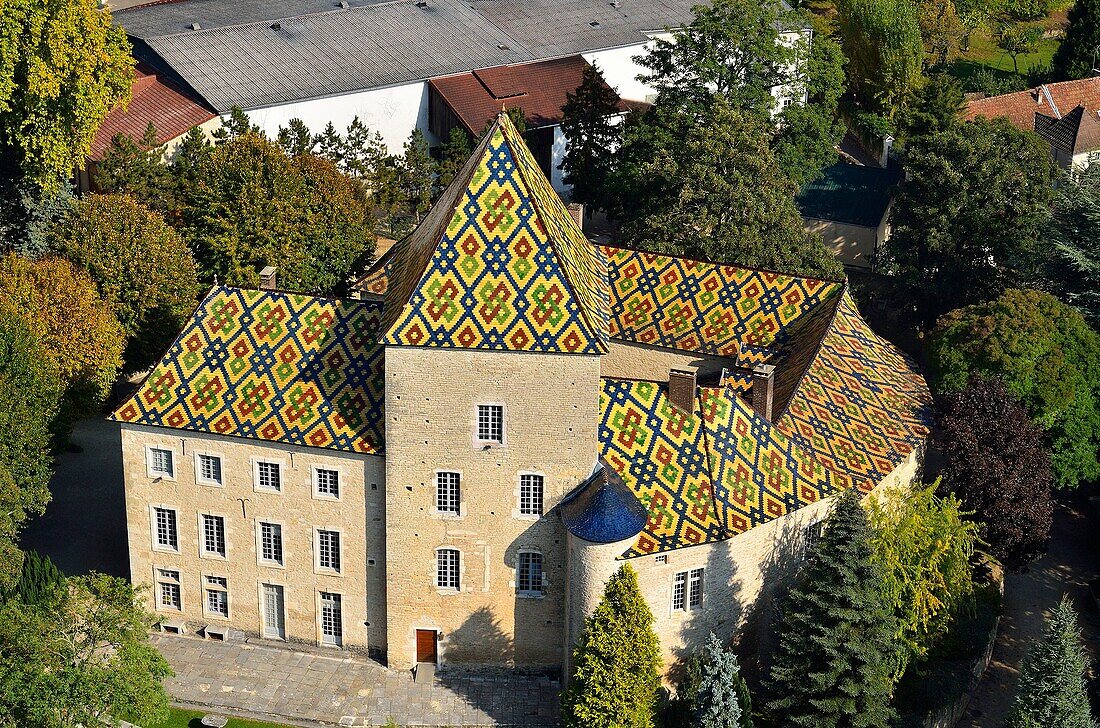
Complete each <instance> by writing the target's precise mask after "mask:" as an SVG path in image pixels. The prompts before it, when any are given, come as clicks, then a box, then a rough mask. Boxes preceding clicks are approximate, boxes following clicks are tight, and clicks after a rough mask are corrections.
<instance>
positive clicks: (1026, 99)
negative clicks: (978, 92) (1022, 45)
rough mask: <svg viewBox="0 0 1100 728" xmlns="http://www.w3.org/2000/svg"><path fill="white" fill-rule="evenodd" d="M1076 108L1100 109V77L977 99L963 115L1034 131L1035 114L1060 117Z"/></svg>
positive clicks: (1050, 84) (1093, 110)
mask: <svg viewBox="0 0 1100 728" xmlns="http://www.w3.org/2000/svg"><path fill="white" fill-rule="evenodd" d="M1044 89H1045V90H1046V93H1044V92H1043V90H1044ZM1048 94H1049V99H1048V98H1047V96H1048ZM1051 101H1053V102H1054V104H1055V105H1056V106H1057V107H1058V108H1057V110H1055V109H1053V108H1051V105H1050V102H1051ZM1077 106H1084V107H1085V109H1087V110H1089V111H1092V112H1096V111H1097V110H1098V109H1100V77H1094V78H1082V79H1080V80H1078V81H1063V82H1062V83H1048V84H1046V85H1045V86H1039V87H1036V88H1033V89H1030V90H1028V91H1020V92H1018V93H1014V94H1004V95H1002V96H989V97H987V98H984V99H975V100H973V101H971V102H970V103H969V104H967V107H966V111H965V112H964V114H963V116H964V118H965V119H966V120H967V121H971V120H972V119H976V118H977V117H979V116H984V117H986V118H987V119H992V118H994V117H997V116H1004V117H1006V118H1007V119H1008V120H1009V122H1011V123H1012V125H1013V126H1015V127H1017V128H1019V129H1023V130H1025V131H1034V130H1035V112H1039V113H1042V114H1046V115H1048V116H1055V117H1058V116H1065V115H1067V114H1069V113H1070V112H1071V111H1073V109H1074V108H1075V107H1077Z"/></svg>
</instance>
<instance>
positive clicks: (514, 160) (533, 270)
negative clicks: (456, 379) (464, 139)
mask: <svg viewBox="0 0 1100 728" xmlns="http://www.w3.org/2000/svg"><path fill="white" fill-rule="evenodd" d="M386 279H387V283H386V291H385V309H384V312H383V315H382V323H381V329H380V330H381V339H382V341H383V342H384V343H385V344H386V345H389V346H400V345H406V346H434V347H450V348H464V349H494V350H509V351H547V352H561V353H583V354H598V353H603V352H605V351H607V339H608V283H607V261H606V259H605V258H604V257H603V254H602V253H601V252H600V250H599V249H598V248H596V246H594V245H592V244H591V243H590V242H589V241H588V240H587V239H586V238H585V237H584V234H583V233H582V232H581V230H580V228H578V226H577V224H576V223H575V221H574V220H573V218H572V216H571V215H570V214H569V212H568V211H567V210H566V209H565V205H564V203H562V201H561V198H559V197H558V195H557V193H556V192H555V191H554V189H553V187H551V185H550V182H549V181H548V180H547V179H546V177H545V175H543V174H542V171H541V170H540V169H539V167H538V165H537V164H536V163H535V160H534V158H533V157H532V156H531V152H530V151H529V150H528V148H527V145H526V144H525V143H524V141H523V138H522V136H521V135H520V134H519V132H518V131H517V130H516V128H515V127H514V126H513V125H512V123H511V121H509V119H508V117H507V116H506V115H505V114H501V115H500V116H498V117H497V120H496V122H495V123H494V124H493V127H492V128H491V129H490V130H489V132H488V133H487V134H486V135H485V137H484V139H482V141H481V143H480V144H479V145H478V147H477V149H476V150H475V151H474V153H473V155H471V157H470V159H469V160H468V161H467V163H466V164H465V165H464V166H463V168H462V170H461V171H460V173H459V174H458V175H457V176H456V177H455V180H454V181H453V182H452V183H451V185H450V186H449V187H448V188H447V190H446V191H445V192H444V194H443V196H442V197H441V199H440V200H439V201H438V202H437V203H436V205H435V206H434V207H433V208H432V210H431V211H430V212H429V213H428V215H427V216H426V217H425V219H424V221H423V222H422V223H421V224H420V226H419V227H418V228H417V230H416V231H415V232H414V233H413V234H412V235H410V236H409V237H408V238H406V239H405V240H402V241H401V242H400V243H398V244H397V245H395V246H394V249H393V251H392V254H391V255H390V259H389V262H388V264H387V266H386Z"/></svg>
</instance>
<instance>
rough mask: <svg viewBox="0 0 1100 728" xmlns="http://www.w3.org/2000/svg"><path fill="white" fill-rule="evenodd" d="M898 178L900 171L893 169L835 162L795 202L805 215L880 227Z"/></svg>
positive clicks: (804, 189) (818, 218)
mask: <svg viewBox="0 0 1100 728" xmlns="http://www.w3.org/2000/svg"><path fill="white" fill-rule="evenodd" d="M899 182H901V174H899V173H898V172H895V171H893V170H888V169H879V168H876V167H864V166H861V165H858V164H844V163H840V164H834V165H833V166H831V167H826V168H825V169H824V170H823V171H822V173H821V178H820V179H818V180H815V181H813V182H811V183H809V184H808V185H806V186H805V187H803V188H802V190H801V191H800V192H799V193H798V197H797V198H795V203H796V204H797V205H798V210H799V212H801V213H802V217H810V218H815V219H817V220H832V221H833V222H841V223H847V224H849V225H861V226H863V227H878V225H879V223H881V222H882V217H883V215H885V214H886V210H887V209H888V208H889V206H890V199H891V198H892V197H893V194H894V188H895V187H896V186H897V185H898V183H899Z"/></svg>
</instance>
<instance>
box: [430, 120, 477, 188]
mask: <svg viewBox="0 0 1100 728" xmlns="http://www.w3.org/2000/svg"><path fill="white" fill-rule="evenodd" d="M471 151H472V150H471V149H470V135H469V134H467V133H466V130H465V129H463V128H462V127H459V126H455V127H452V128H451V135H450V136H449V137H448V138H447V143H446V144H444V145H443V149H442V151H441V154H440V160H439V179H438V180H437V181H438V185H437V187H438V189H439V192H440V193H442V192H443V190H445V189H447V185H449V184H451V180H453V179H454V178H455V175H456V174H458V170H460V169H462V165H464V164H466V160H467V159H469V157H470V152H471Z"/></svg>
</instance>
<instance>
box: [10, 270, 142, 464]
mask: <svg viewBox="0 0 1100 728" xmlns="http://www.w3.org/2000/svg"><path fill="white" fill-rule="evenodd" d="M0 307H2V308H4V309H6V310H8V311H11V312H12V313H14V314H15V315H17V316H19V317H20V318H22V319H23V321H24V322H25V323H26V324H27V326H28V327H29V328H30V330H31V332H32V333H33V334H34V336H35V338H36V339H37V340H38V342H39V344H40V345H41V349H40V351H41V352H42V354H43V357H44V358H46V359H47V360H49V361H50V362H51V363H52V364H51V366H52V367H54V368H55V371H56V372H57V375H58V377H59V381H60V386H61V389H62V392H63V401H62V407H61V410H60V412H59V414H58V418H57V421H56V423H55V430H56V431H57V432H58V434H65V433H67V432H68V427H69V426H70V425H71V423H72V422H73V421H74V420H75V419H76V418H79V417H84V416H88V415H91V414H93V413H95V412H96V411H97V408H98V406H99V405H100V403H102V402H103V400H104V398H105V397H106V396H107V393H108V392H109V391H110V389H111V385H112V384H113V383H114V380H115V375H116V374H117V373H118V370H119V367H120V366H121V364H122V347H123V340H124V335H123V331H122V327H121V326H120V325H119V323H118V320H117V319H116V318H115V315H114V313H113V312H112V311H111V308H110V306H109V305H108V304H107V303H105V302H104V301H103V299H101V298H100V297H99V293H98V292H97V291H96V287H95V284H94V283H93V282H92V280H91V278H89V277H88V275H87V274H86V273H84V272H83V271H81V270H79V269H78V268H76V267H75V266H74V265H73V264H72V263H70V262H69V261H67V260H64V259H61V258H43V259H40V260H27V259H26V258H21V257H19V256H17V255H7V256H5V257H3V258H0ZM8 404H9V405H10V404H11V403H10V400H9V403H8ZM17 481H18V477H17Z"/></svg>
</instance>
